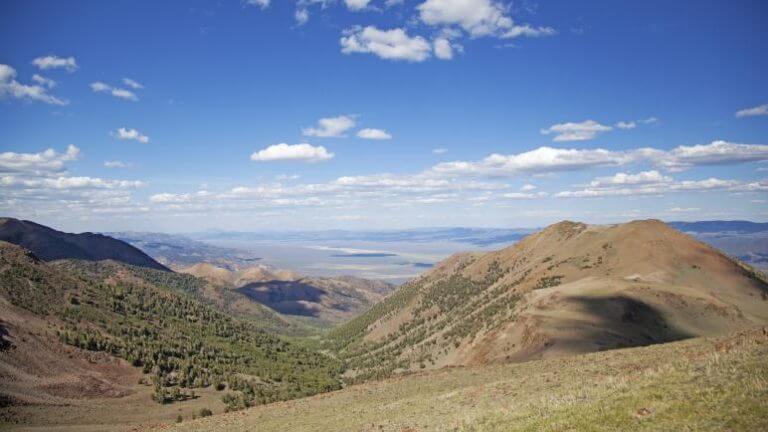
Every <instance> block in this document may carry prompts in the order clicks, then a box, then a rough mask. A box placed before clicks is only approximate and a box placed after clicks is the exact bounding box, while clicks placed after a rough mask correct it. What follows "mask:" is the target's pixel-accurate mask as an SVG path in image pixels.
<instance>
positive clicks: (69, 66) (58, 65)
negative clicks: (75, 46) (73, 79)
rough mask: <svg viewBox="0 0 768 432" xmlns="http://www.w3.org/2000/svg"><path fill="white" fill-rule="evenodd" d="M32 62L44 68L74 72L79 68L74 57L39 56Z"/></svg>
mask: <svg viewBox="0 0 768 432" xmlns="http://www.w3.org/2000/svg"><path fill="white" fill-rule="evenodd" d="M32 64H33V65H35V66H37V67H38V68H39V69H42V70H48V69H65V70H66V71H67V72H74V71H76V70H77V62H76V61H75V58H74V57H66V58H64V57H57V56H45V57H38V58H36V59H34V60H32Z"/></svg>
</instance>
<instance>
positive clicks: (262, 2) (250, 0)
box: [245, 0, 270, 9]
mask: <svg viewBox="0 0 768 432" xmlns="http://www.w3.org/2000/svg"><path fill="white" fill-rule="evenodd" d="M269 3H270V0H245V4H247V5H249V6H258V7H260V8H262V9H266V8H268V7H269Z"/></svg>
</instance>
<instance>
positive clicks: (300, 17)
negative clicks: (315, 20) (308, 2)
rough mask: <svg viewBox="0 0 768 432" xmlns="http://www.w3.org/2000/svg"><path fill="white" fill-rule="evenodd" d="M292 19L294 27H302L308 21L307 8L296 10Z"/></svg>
mask: <svg viewBox="0 0 768 432" xmlns="http://www.w3.org/2000/svg"><path fill="white" fill-rule="evenodd" d="M293 18H294V19H295V20H296V25H299V26H303V25H304V24H306V23H307V21H309V10H307V8H298V9H296V12H294V14H293Z"/></svg>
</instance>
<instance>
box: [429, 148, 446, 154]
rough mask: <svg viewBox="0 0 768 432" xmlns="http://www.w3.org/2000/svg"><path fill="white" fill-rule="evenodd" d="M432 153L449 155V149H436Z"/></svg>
mask: <svg viewBox="0 0 768 432" xmlns="http://www.w3.org/2000/svg"><path fill="white" fill-rule="evenodd" d="M432 153H434V154H437V155H441V154H445V153H448V149H447V148H436V149H432Z"/></svg>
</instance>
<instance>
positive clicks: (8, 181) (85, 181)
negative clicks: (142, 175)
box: [0, 176, 144, 189]
mask: <svg viewBox="0 0 768 432" xmlns="http://www.w3.org/2000/svg"><path fill="white" fill-rule="evenodd" d="M0 184H2V186H4V187H9V186H23V187H25V188H33V189H134V188H138V187H142V186H144V183H143V182H141V181H134V180H104V179H100V178H94V177H66V176H62V177H56V178H38V179H24V178H19V177H14V176H4V177H1V178H0Z"/></svg>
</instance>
